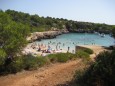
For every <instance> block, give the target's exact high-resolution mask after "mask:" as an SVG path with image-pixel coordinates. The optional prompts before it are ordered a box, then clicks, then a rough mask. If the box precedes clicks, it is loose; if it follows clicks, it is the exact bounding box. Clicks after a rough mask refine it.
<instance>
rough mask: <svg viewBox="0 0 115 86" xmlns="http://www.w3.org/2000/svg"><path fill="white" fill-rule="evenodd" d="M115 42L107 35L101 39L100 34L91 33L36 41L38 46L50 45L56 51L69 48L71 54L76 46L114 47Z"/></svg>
mask: <svg viewBox="0 0 115 86" xmlns="http://www.w3.org/2000/svg"><path fill="white" fill-rule="evenodd" d="M114 42H115V40H114V38H112V37H111V36H109V35H107V34H105V36H104V37H101V36H100V35H98V34H90V33H68V34H63V35H59V36H57V37H56V38H55V39H44V40H42V41H36V43H38V44H44V45H46V46H48V45H49V46H50V47H51V48H52V49H54V50H56V49H58V50H60V49H62V50H68V47H70V49H69V51H70V52H72V51H73V50H75V46H77V45H100V46H110V45H113V44H114ZM56 46H57V48H56Z"/></svg>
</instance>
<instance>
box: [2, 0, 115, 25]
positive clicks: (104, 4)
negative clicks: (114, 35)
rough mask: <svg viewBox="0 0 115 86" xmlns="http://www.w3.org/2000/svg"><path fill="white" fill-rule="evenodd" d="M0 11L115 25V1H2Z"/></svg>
mask: <svg viewBox="0 0 115 86" xmlns="http://www.w3.org/2000/svg"><path fill="white" fill-rule="evenodd" d="M0 9H2V10H3V11H5V10H7V9H11V10H16V11H21V12H25V13H29V14H31V15H33V14H38V15H39V16H44V17H47V16H50V17H55V18H64V19H69V20H75V21H84V22H95V23H106V24H111V25H115V0H0Z"/></svg>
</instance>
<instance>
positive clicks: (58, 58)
mask: <svg viewBox="0 0 115 86" xmlns="http://www.w3.org/2000/svg"><path fill="white" fill-rule="evenodd" d="M48 58H49V60H50V61H51V62H66V61H68V60H71V59H72V58H75V55H74V54H71V53H58V54H50V55H48Z"/></svg>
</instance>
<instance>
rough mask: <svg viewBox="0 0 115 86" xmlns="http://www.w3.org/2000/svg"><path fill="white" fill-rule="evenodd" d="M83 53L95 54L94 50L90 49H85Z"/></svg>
mask: <svg viewBox="0 0 115 86" xmlns="http://www.w3.org/2000/svg"><path fill="white" fill-rule="evenodd" d="M83 51H84V52H86V53H88V54H93V50H92V49H89V48H85V49H84V50H83Z"/></svg>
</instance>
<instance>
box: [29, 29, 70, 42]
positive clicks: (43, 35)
mask: <svg viewBox="0 0 115 86" xmlns="http://www.w3.org/2000/svg"><path fill="white" fill-rule="evenodd" d="M63 33H68V30H61V31H60V30H59V31H46V32H34V33H31V35H30V37H27V40H28V41H36V40H41V39H51V38H56V36H58V35H61V34H63Z"/></svg>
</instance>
